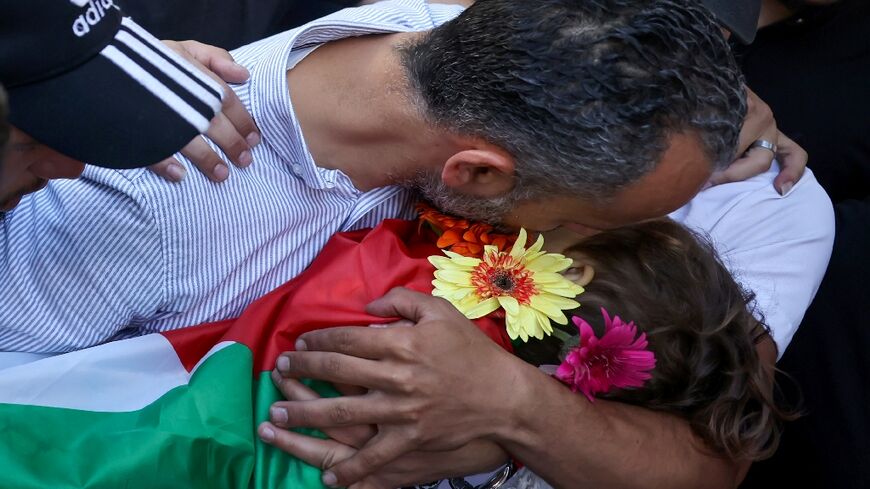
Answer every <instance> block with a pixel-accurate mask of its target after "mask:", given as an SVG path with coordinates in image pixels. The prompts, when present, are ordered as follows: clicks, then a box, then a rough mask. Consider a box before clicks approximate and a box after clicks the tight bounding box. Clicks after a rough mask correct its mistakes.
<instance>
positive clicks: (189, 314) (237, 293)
mask: <svg viewBox="0 0 870 489" xmlns="http://www.w3.org/2000/svg"><path fill="white" fill-rule="evenodd" d="M461 11H462V8H461V7H459V6H447V5H437V4H435V5H427V4H426V3H424V2H423V1H422V0H394V1H388V2H381V3H378V4H375V5H370V6H367V7H360V8H356V9H346V10H343V11H341V12H337V13H336V14H333V15H331V16H328V17H324V18H323V19H319V20H316V21H314V22H311V23H309V24H307V25H305V26H302V27H300V28H298V29H295V30H292V31H288V32H286V33H282V34H278V35H276V36H273V37H271V38H268V39H264V40H262V41H259V42H257V43H254V44H251V45H249V46H246V47H243V48H240V49H238V50H237V51H235V52H234V53H233V55H234V57H235V58H236V60H237V61H239V62H240V63H241V64H243V65H245V66H246V67H247V68H248V69H249V70H250V72H251V79H250V81H249V82H248V83H246V84H245V85H241V86H238V87H236V93H237V94H238V95H239V97H240V98H241V100H242V102H243V103H245V104H246V106H247V107H248V108H249V110H250V111H251V113H252V114H253V115H254V119H255V120H256V121H257V124H258V125H259V127H260V130H261V132H262V135H263V143H262V144H260V145H259V146H258V147H257V148H255V149H254V157H255V163H254V164H253V165H251V166H250V167H249V168H246V169H244V170H238V169H233V170H232V172H233V174H232V175H231V177H230V178H229V180H228V181H226V182H224V183H222V184H213V183H211V182H209V181H208V180H207V179H206V178H205V177H204V176H202V175H201V174H200V173H199V172H198V171H195V170H191V171H190V172H189V173H188V175H187V178H186V179H185V181H184V182H183V183H181V184H170V183H167V182H164V181H163V180H162V179H160V178H159V177H157V176H155V175H153V174H151V173H150V172H148V171H146V170H135V171H113V170H105V169H96V168H88V169H87V170H86V171H85V175H84V177H83V178H80V179H79V180H77V181H60V182H52V183H51V184H50V185H49V186H48V188H46V189H45V190H42V191H40V192H37V193H36V194H33V195H30V196H27V197H25V199H23V201H22V203H21V204H20V205H19V206H18V208H16V209H15V210H14V211H13V212H11V213H9V214H8V215H7V216H6V217H5V219H4V220H2V221H0V297H2V300H3V303H2V304H0V351H24V352H27V351H30V352H62V351H69V350H74V349H79V348H83V347H86V346H90V345H94V344H96V343H100V342H102V341H105V340H107V339H111V338H118V337H125V336H132V335H136V334H144V333H149V332H154V331H162V330H169V329H174V328H179V327H183V326H188V325H192V324H198V323H201V322H206V321H215V320H220V319H225V318H229V317H235V316H237V315H238V314H239V313H240V312H241V311H242V310H243V309H244V308H245V307H246V306H247V305H248V304H250V303H251V302H253V301H254V300H256V299H257V298H259V297H261V296H263V295H264V294H266V293H268V292H269V291H271V290H272V289H274V288H275V287H277V286H278V285H280V284H282V283H284V282H286V281H287V280H289V279H291V278H293V277H295V276H296V275H297V274H299V272H301V271H302V270H303V269H305V268H306V267H307V266H308V264H309V263H311V261H312V260H313V259H314V257H315V256H316V255H317V253H318V252H319V251H320V249H321V248H322V247H323V245H324V244H325V243H326V241H327V240H328V239H329V237H330V236H332V235H333V234H334V233H336V232H340V231H345V230H351V229H357V228H363V227H369V226H374V225H375V224H377V223H378V222H380V221H381V220H382V219H385V218H389V217H410V216H411V214H412V208H411V207H412V206H411V203H412V200H413V196H412V195H410V194H409V193H407V192H406V191H403V190H401V189H399V188H395V187H386V188H381V189H376V190H373V191H370V192H366V193H362V192H360V191H358V190H357V189H355V188H354V187H353V186H352V185H351V182H350V180H349V179H348V178H347V177H346V176H345V175H343V174H342V173H341V172H338V171H335V170H326V169H323V168H318V167H317V166H316V165H315V163H314V161H313V160H312V158H311V155H310V154H309V152H308V150H307V149H306V146H305V142H304V141H303V139H302V134H301V131H300V128H299V126H298V124H297V122H296V119H295V117H294V115H293V111H292V108H291V104H290V95H289V91H288V88H287V83H286V71H287V69H288V68H289V67H291V66H292V65H293V63H294V62H296V61H298V60H299V58H300V57H301V56H304V54H305V53H306V52H307V51H308V48H313V47H316V46H318V45H320V44H323V43H325V42H328V41H331V40H336V39H340V38H344V37H349V36H355V35H364V34H374V33H387V32H410V31H422V30H428V29H431V28H433V27H435V26H437V25H440V24H441V23H443V22H446V21H447V20H449V19H451V18H453V17H455V16H456V15H458V14H459V13H460V12H461ZM95 137H98V135H95ZM777 171H778V167H777V166H776V165H774V166H773V167H772V168H771V169H770V171H768V172H767V173H765V174H762V175H758V176H756V177H753V178H751V179H748V180H746V181H743V182H736V183H731V184H727V185H720V186H716V187H713V188H711V189H709V190H707V191H705V192H702V193H700V194H699V195H698V196H696V197H695V198H694V199H693V200H692V201H691V202H689V204H687V205H686V206H685V207H683V208H682V209H679V210H678V211H676V212H674V213H673V214H671V217H672V218H673V219H675V220H677V221H679V222H682V223H684V224H686V225H687V226H688V227H690V228H692V229H694V230H696V231H698V232H700V233H703V234H707V235H709V236H710V238H711V239H712V241H713V243H714V245H715V246H716V249H717V251H719V253H720V255H721V256H722V258H723V260H724V261H725V263H726V265H727V266H728V268H729V269H730V270H731V272H732V273H733V274H734V276H735V278H736V279H737V280H738V282H740V283H741V284H742V285H743V286H744V287H746V288H747V289H749V290H752V291H753V292H755V293H756V303H757V307H758V310H759V311H760V312H761V313H763V314H764V318H765V320H766V322H767V324H768V325H769V326H770V328H771V332H772V335H773V338H774V340H775V341H776V343H777V346H779V353H780V355H781V354H782V352H783V351H785V348H786V346H787V345H788V343H789V341H790V340H791V337H792V335H793V334H794V332H795V330H796V329H797V326H798V324H800V321H801V318H802V317H803V314H804V312H805V311H806V308H807V307H808V306H809V304H810V301H811V300H812V298H813V296H814V295H815V292H816V289H817V288H818V286H819V283H820V282H821V279H822V276H823V275H824V272H825V268H826V266H827V263H828V258H829V257H830V254H831V247H832V244H833V233H834V228H833V222H834V221H833V212H832V209H831V203H830V200H829V199H828V197H827V195H826V194H825V192H824V190H822V188H821V186H819V184H818V182H817V181H816V179H815V177H814V176H813V175H812V172H811V171H809V170H807V172H806V174H804V176H803V178H802V179H801V180H800V181H798V182H797V184H795V186H794V187H793V188H792V190H791V191H790V192H789V194H788V195H786V196H781V195H779V194H778V193H777V192H776V191H775V190H774V188H773V185H772V182H773V179H774V177H775V176H776V174H777Z"/></svg>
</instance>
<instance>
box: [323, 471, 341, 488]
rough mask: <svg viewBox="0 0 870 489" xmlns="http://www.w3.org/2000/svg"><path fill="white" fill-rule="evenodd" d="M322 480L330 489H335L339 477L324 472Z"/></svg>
mask: <svg viewBox="0 0 870 489" xmlns="http://www.w3.org/2000/svg"><path fill="white" fill-rule="evenodd" d="M321 480H322V481H323V483H324V484H326V485H327V486H329V487H335V486H336V485H338V477H336V476H335V474H333V473H332V472H324V473H323V476H322V477H321Z"/></svg>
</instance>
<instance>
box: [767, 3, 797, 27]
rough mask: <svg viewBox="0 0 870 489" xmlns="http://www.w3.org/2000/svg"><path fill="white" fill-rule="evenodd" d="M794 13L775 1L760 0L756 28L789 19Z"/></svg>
mask: <svg viewBox="0 0 870 489" xmlns="http://www.w3.org/2000/svg"><path fill="white" fill-rule="evenodd" d="M792 14H794V11H793V10H792V9H790V8H788V7H786V6H785V5H783V4H782V3H780V2H779V1H777V0H762V2H761V14H760V15H759V16H758V28H759V29H761V28H762V27H767V26H769V25H771V24H775V23H777V22H779V21H781V20H784V19H787V18H789V17H790V16H791V15H792Z"/></svg>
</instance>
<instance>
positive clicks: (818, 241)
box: [671, 165, 834, 355]
mask: <svg viewBox="0 0 870 489" xmlns="http://www.w3.org/2000/svg"><path fill="white" fill-rule="evenodd" d="M778 171H779V169H778V168H777V167H776V165H774V167H773V168H771V170H770V171H769V172H767V173H765V174H763V175H759V176H757V177H754V178H752V179H750V180H747V181H744V182H737V183H731V184H726V185H722V186H719V187H713V188H711V189H709V190H707V191H704V192H701V193H700V194H699V195H698V196H697V197H696V198H695V199H693V200H692V201H691V202H690V203H689V204H688V205H686V206H685V207H683V208H682V209H679V210H678V211H676V212H674V213H673V214H672V215H671V217H672V218H674V219H675V220H677V221H679V222H682V223H684V224H685V225H687V226H688V227H690V228H693V229H695V230H696V231H698V232H700V233H702V234H706V235H708V236H709V237H710V240H711V241H712V242H713V244H714V246H715V247H716V250H717V251H718V252H719V254H720V256H721V257H722V260H723V262H724V263H725V264H726V266H728V268H729V270H730V271H731V272H732V274H733V275H734V277H735V279H736V280H737V281H738V282H739V283H740V284H741V285H742V286H743V287H744V288H746V289H748V290H749V291H751V292H752V293H754V294H755V296H756V307H757V309H758V312H759V313H760V315H762V316H763V319H764V320H765V321H766V323H767V324H768V326H769V327H770V329H771V333H772V335H773V338H774V340H775V341H776V343H777V346H778V348H779V354H780V355H782V353H783V352H784V351H785V348H786V346H787V345H788V343H789V342H790V341H791V338H792V336H793V335H794V333H795V331H796V330H797V327H798V325H799V324H800V322H801V319H802V318H803V315H804V312H806V309H807V307H809V304H810V302H811V301H812V299H813V297H814V296H815V293H816V291H817V290H818V287H819V284H820V283H821V280H822V277H823V276H824V274H825V270H826V269H827V266H828V261H829V260H830V256H831V249H832V247H833V242H834V212H833V207H832V205H831V201H830V199H829V198H828V195H827V194H826V193H825V191H824V189H822V187H821V186H820V185H819V183H818V181H816V178H815V176H814V175H813V173H812V171H810V170H807V171H806V173H805V174H804V176H803V178H801V180H800V181H799V182H798V183H797V184H795V186H794V187H793V188H792V190H791V191H790V192H789V193H788V194H786V195H785V196H781V195H779V194H778V193H777V192H776V190H775V189H774V188H773V185H772V181H773V178H774V177H775V176H776V174H777V172H778Z"/></svg>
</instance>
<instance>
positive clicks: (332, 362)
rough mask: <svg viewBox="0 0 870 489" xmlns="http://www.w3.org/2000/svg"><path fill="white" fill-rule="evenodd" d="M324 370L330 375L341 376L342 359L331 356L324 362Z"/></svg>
mask: <svg viewBox="0 0 870 489" xmlns="http://www.w3.org/2000/svg"><path fill="white" fill-rule="evenodd" d="M323 370H324V372H326V373H327V374H330V375H339V374H341V372H342V370H344V369H343V367H342V363H341V359H340V358H338V357H337V356H335V355H329V356H327V357H326V358H325V359H324V360H323Z"/></svg>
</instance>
